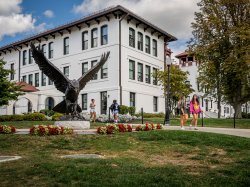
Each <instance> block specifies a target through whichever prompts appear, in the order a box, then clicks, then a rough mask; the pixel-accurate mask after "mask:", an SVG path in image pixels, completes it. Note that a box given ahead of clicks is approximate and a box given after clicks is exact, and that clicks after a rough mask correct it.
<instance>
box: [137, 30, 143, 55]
mask: <svg viewBox="0 0 250 187" xmlns="http://www.w3.org/2000/svg"><path fill="white" fill-rule="evenodd" d="M138 49H139V50H141V51H143V35H142V33H140V32H138Z"/></svg>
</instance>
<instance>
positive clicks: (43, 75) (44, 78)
mask: <svg viewBox="0 0 250 187" xmlns="http://www.w3.org/2000/svg"><path fill="white" fill-rule="evenodd" d="M42 86H46V76H45V74H44V73H42Z"/></svg>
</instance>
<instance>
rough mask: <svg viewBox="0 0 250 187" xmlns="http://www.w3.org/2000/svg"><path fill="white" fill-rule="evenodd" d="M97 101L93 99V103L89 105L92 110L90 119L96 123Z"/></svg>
mask: <svg viewBox="0 0 250 187" xmlns="http://www.w3.org/2000/svg"><path fill="white" fill-rule="evenodd" d="M95 106H96V104H95V100H94V99H91V103H90V104H89V108H90V119H92V121H93V122H94V123H95V120H96V111H95Z"/></svg>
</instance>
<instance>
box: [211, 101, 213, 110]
mask: <svg viewBox="0 0 250 187" xmlns="http://www.w3.org/2000/svg"><path fill="white" fill-rule="evenodd" d="M211 108H213V100H211Z"/></svg>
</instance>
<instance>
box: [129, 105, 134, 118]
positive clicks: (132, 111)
mask: <svg viewBox="0 0 250 187" xmlns="http://www.w3.org/2000/svg"><path fill="white" fill-rule="evenodd" d="M128 113H129V114H130V115H131V116H134V115H135V107H134V106H131V107H128Z"/></svg>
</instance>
